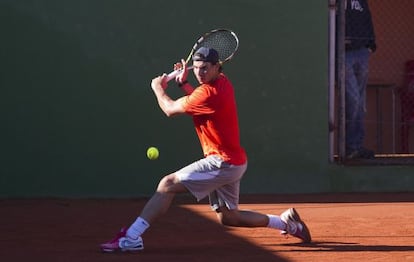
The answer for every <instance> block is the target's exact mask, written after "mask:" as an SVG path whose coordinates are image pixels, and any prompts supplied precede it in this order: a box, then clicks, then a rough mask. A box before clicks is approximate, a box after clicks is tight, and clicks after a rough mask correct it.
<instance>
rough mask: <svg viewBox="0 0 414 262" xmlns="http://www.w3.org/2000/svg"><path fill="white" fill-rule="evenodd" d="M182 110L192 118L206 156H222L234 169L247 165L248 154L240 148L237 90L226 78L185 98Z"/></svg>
mask: <svg viewBox="0 0 414 262" xmlns="http://www.w3.org/2000/svg"><path fill="white" fill-rule="evenodd" d="M183 107H184V110H185V112H186V113H187V114H190V115H192V116H193V121H194V126H195V129H196V132H197V135H198V138H199V140H200V143H201V147H202V149H203V153H204V156H209V155H219V156H221V157H222V158H223V159H224V161H226V162H228V163H230V164H234V165H241V164H244V163H245V162H246V160H247V156H246V153H245V151H244V149H243V148H242V147H241V145H240V133H239V123H238V117H237V106H236V99H235V96H234V89H233V85H232V84H231V82H230V81H229V80H228V79H227V77H226V76H225V75H224V74H220V76H219V77H218V78H217V79H216V80H215V81H213V82H212V83H209V84H202V85H200V86H199V87H197V88H196V89H195V90H194V91H193V92H192V93H191V94H190V95H188V96H187V97H186V99H185V100H184V102H183Z"/></svg>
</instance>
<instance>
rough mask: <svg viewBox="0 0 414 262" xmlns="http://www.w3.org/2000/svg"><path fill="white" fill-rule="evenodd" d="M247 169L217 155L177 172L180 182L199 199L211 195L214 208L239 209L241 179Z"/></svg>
mask: <svg viewBox="0 0 414 262" xmlns="http://www.w3.org/2000/svg"><path fill="white" fill-rule="evenodd" d="M246 169H247V163H246V164H243V165H232V164H229V163H227V162H225V161H223V159H222V158H221V157H219V156H217V155H212V156H207V157H206V158H203V159H200V160H198V161H196V162H194V163H192V164H190V165H188V166H186V167H184V168H182V169H180V170H178V171H177V172H175V174H176V175H177V177H178V179H179V180H180V182H181V183H182V184H183V185H184V186H185V187H186V188H187V189H188V190H189V191H190V192H191V194H193V195H194V196H195V197H196V198H197V200H198V201H200V200H202V199H203V198H205V197H206V196H209V200H210V205H211V208H212V209H213V210H217V209H218V208H219V207H222V206H226V207H227V208H228V209H237V207H238V204H239V193H240V180H241V178H242V177H243V174H244V173H245V171H246Z"/></svg>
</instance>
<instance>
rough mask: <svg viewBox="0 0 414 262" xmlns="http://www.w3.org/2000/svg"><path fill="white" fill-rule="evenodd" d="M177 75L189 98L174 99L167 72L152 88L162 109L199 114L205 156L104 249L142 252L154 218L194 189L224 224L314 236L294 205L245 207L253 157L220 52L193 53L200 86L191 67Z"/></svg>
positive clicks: (162, 187) (169, 179)
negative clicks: (242, 198)
mask: <svg viewBox="0 0 414 262" xmlns="http://www.w3.org/2000/svg"><path fill="white" fill-rule="evenodd" d="M181 62H182V64H181V66H182V69H183V72H182V73H181V74H180V75H179V76H178V77H177V78H176V81H177V82H178V83H179V86H180V87H181V88H182V89H183V91H184V92H185V94H186V95H185V96H183V97H181V98H179V99H177V100H173V99H171V98H170V97H169V96H168V95H167V94H166V92H165V90H166V88H167V81H166V75H163V76H159V77H156V78H154V79H153V80H152V83H151V87H152V90H153V91H154V94H155V96H156V98H157V101H158V104H159V106H160V108H161V110H162V111H163V112H164V113H165V114H166V115H167V116H173V115H178V114H188V115H191V116H192V117H193V122H194V126H195V129H196V133H197V135H198V138H199V140H200V143H201V147H202V149H203V153H204V156H205V157H204V158H202V159H200V160H198V161H195V162H194V163H192V164H190V165H188V166H186V167H184V168H182V169H180V170H178V171H176V172H174V173H172V174H169V175H166V176H165V177H164V178H162V179H161V181H160V182H159V184H158V188H157V190H156V192H155V193H154V195H153V196H152V198H151V199H150V200H149V201H148V202H147V203H146V205H145V207H144V208H143V210H142V211H141V214H140V215H139V217H138V218H137V219H136V220H135V222H133V223H132V225H131V226H130V227H129V228H128V229H122V230H121V232H120V233H119V234H118V235H117V236H116V237H115V238H114V239H113V240H111V241H109V242H107V243H104V244H102V245H101V246H100V247H101V250H102V251H104V252H114V251H117V250H122V251H136V250H141V249H143V248H144V245H143V240H142V238H141V236H142V235H143V233H144V232H145V230H146V229H147V228H148V227H149V226H150V225H152V224H153V222H154V221H155V220H156V219H157V218H158V217H160V216H161V215H163V214H165V213H166V212H167V210H168V208H169V207H170V205H171V202H172V200H173V198H174V196H175V195H176V194H179V193H186V192H190V193H191V194H192V195H193V196H194V197H195V198H196V199H197V200H201V199H203V198H205V197H207V196H208V197H209V200H210V205H211V208H212V209H213V210H214V211H215V212H216V213H217V218H218V220H219V222H220V223H221V224H223V225H226V226H234V227H269V228H275V229H279V230H281V233H282V234H290V235H292V236H295V237H297V238H300V239H301V240H302V241H303V242H310V241H311V236H310V233H309V230H308V228H307V226H306V225H305V223H304V222H303V221H302V220H301V218H300V217H299V214H298V212H297V211H296V210H295V209H294V208H290V209H288V210H286V211H285V212H283V213H282V214H281V215H280V216H277V215H265V214H261V213H257V212H253V211H247V210H239V209H238V204H239V187H240V180H241V178H242V177H243V174H244V173H245V171H246V168H247V157H246V154H245V151H244V149H243V148H242V147H241V145H240V141H239V140H240V139H239V138H240V137H239V125H238V117H237V107H236V101H235V96H234V90H233V86H232V84H231V82H230V81H229V79H228V78H227V77H226V76H225V75H224V74H223V73H222V72H221V71H222V68H221V65H220V63H219V56H218V53H217V51H216V50H214V49H209V48H206V47H201V48H200V49H198V50H197V51H196V52H195V54H194V55H193V66H194V75H195V77H196V78H197V80H198V82H199V83H200V86H198V87H197V88H195V89H194V88H193V87H192V86H191V85H190V84H189V83H188V82H187V80H186V79H187V75H188V69H187V65H186V63H185V61H184V60H182V61H181Z"/></svg>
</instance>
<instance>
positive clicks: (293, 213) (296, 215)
mask: <svg viewBox="0 0 414 262" xmlns="http://www.w3.org/2000/svg"><path fill="white" fill-rule="evenodd" d="M290 210H291V211H290V214H289V216H290V217H291V218H292V219H293V220H296V221H298V222H300V223H301V224H302V227H303V228H302V233H303V235H304V236H305V239H303V238H300V239H302V241H303V243H310V242H311V241H312V237H311V234H310V231H309V228H308V227H307V226H306V224H305V222H303V220H302V219H301V218H300V216H299V213H298V212H297V211H296V209H295V208H291V209H290Z"/></svg>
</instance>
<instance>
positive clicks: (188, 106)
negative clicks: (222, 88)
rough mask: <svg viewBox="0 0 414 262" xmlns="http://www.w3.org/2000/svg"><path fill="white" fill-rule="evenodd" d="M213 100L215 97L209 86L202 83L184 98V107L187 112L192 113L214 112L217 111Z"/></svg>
mask: <svg viewBox="0 0 414 262" xmlns="http://www.w3.org/2000/svg"><path fill="white" fill-rule="evenodd" d="M212 100H213V97H212V96H211V92H210V90H209V88H208V86H207V85H201V86H199V87H197V88H196V89H195V90H194V92H192V93H191V94H190V95H188V96H187V97H186V98H185V99H184V100H183V107H184V110H185V112H186V113H187V114H190V115H206V114H212V113H214V112H215V110H214V107H213V106H212Z"/></svg>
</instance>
